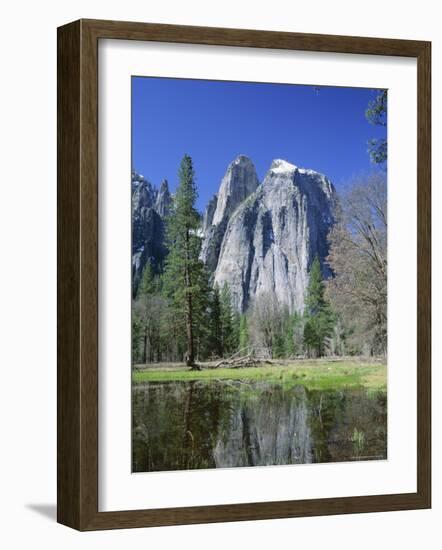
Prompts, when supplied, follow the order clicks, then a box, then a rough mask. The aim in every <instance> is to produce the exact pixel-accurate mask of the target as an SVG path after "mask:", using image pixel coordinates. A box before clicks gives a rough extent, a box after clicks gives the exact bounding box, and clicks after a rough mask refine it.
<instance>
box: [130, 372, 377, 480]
mask: <svg viewBox="0 0 442 550" xmlns="http://www.w3.org/2000/svg"><path fill="white" fill-rule="evenodd" d="M386 446H387V402H386V394H384V393H377V394H373V395H369V394H367V392H366V391H365V390H345V391H308V390H306V389H305V388H304V387H303V386H297V387H294V388H291V389H284V388H283V386H280V385H277V384H263V383H261V384H258V383H256V384H245V383H242V382H233V381H224V382H223V381H219V382H211V383H210V384H204V383H200V382H187V383H183V382H180V383H175V382H169V383H150V384H144V385H137V386H134V390H133V470H134V471H135V472H142V471H159V470H182V469H197V468H226V467H238V466H264V465H276V464H306V463H311V462H338V461H348V460H361V459H363V460H367V459H382V458H386Z"/></svg>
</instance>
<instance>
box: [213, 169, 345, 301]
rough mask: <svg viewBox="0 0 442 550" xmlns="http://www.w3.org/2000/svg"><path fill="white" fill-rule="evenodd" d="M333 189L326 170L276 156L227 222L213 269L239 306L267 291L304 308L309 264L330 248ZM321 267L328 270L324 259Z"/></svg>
mask: <svg viewBox="0 0 442 550" xmlns="http://www.w3.org/2000/svg"><path fill="white" fill-rule="evenodd" d="M223 183H224V180H223ZM220 194H221V189H220ZM334 194H335V192H334V188H333V186H332V184H331V183H330V181H329V180H328V179H327V178H326V177H325V176H323V175H322V174H319V173H318V172H315V171H313V170H304V169H300V168H297V167H296V166H294V165H293V164H290V163H288V162H286V161H283V160H275V161H273V163H272V165H271V167H270V169H269V171H268V172H267V174H266V176H265V178H264V181H263V183H262V185H260V186H259V187H257V188H256V191H255V192H252V193H251V194H249V195H248V196H247V198H246V199H245V200H243V201H242V203H241V204H240V206H238V207H237V208H236V209H235V210H234V211H233V212H232V213H231V216H230V217H229V219H228V220H227V221H226V222H225V223H226V227H225V229H224V231H223V234H222V240H221V244H220V246H219V254H218V257H217V261H216V267H215V268H214V270H213V271H214V282H215V283H217V284H218V285H220V286H222V285H223V284H224V283H225V282H227V284H228V285H229V288H230V292H231V295H232V301H233V303H234V305H235V307H236V309H237V310H238V311H245V310H246V309H247V308H248V307H249V306H250V305H251V304H252V303H253V300H255V299H257V298H259V296H260V295H262V294H267V293H271V294H273V295H274V296H275V297H276V299H277V300H278V302H279V303H280V304H284V305H287V306H288V308H289V310H290V311H302V310H303V309H304V298H305V292H306V288H307V285H308V272H309V269H310V265H311V263H312V261H313V260H314V258H315V256H316V255H317V256H318V257H319V259H320V261H321V263H322V265H323V261H324V258H325V257H326V256H327V254H328V246H327V234H328V232H329V229H330V227H331V224H332V222H333V219H332V205H333V200H334ZM219 204H220V198H219V197H218V205H219ZM217 210H218V207H217ZM215 219H219V218H217V217H215V215H214V217H213V220H215ZM212 227H213V226H212ZM215 227H216V226H215ZM219 237H220V236H218V238H219ZM205 238H206V239H210V238H211V233H210V231H207V233H206V235H205ZM206 248H210V243H208V244H206ZM213 256H216V255H213ZM214 259H215V258H214V257H213V258H210V257H209V260H211V261H212V262H214ZM207 263H208V266H209V268H210V267H212V266H211V265H210V263H209V262H207ZM323 272H324V274H325V275H328V272H327V268H326V266H324V265H323Z"/></svg>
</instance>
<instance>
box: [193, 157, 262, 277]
mask: <svg viewBox="0 0 442 550" xmlns="http://www.w3.org/2000/svg"><path fill="white" fill-rule="evenodd" d="M258 185H259V180H258V176H257V174H256V170H255V167H254V165H253V162H252V161H251V160H250V159H249V158H248V157H246V156H245V155H239V156H238V157H236V159H235V160H233V161H232V162H231V163H230V164H229V166H228V167H227V170H226V173H225V174H224V177H223V179H222V180H221V184H220V187H219V191H218V193H217V194H216V195H215V196H214V197H213V198H212V199H211V201H210V202H209V204H208V206H207V209H206V212H205V214H204V219H203V235H204V240H203V245H202V248H201V258H202V260H203V261H204V262H205V263H206V265H207V267H208V268H209V271H211V272H214V271H215V269H216V266H217V263H218V256H219V251H220V248H221V243H222V241H223V238H224V232H225V230H226V227H227V223H228V221H229V219H230V216H231V215H232V214H233V212H234V211H235V210H236V208H238V206H239V205H240V204H242V203H243V202H244V200H245V199H246V198H247V197H249V196H250V195H251V194H252V193H253V192H254V191H256V189H257V187H258Z"/></svg>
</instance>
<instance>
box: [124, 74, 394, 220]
mask: <svg viewBox="0 0 442 550" xmlns="http://www.w3.org/2000/svg"><path fill="white" fill-rule="evenodd" d="M376 93H377V92H376V90H371V89H365V88H337V87H321V88H316V87H314V86H298V85H293V84H263V83H244V82H219V81H206V80H187V79H186V80H183V79H172V78H149V77H133V78H132V167H133V169H134V170H137V171H138V172H140V173H141V174H143V175H144V176H145V177H146V178H147V179H148V180H150V181H151V182H152V183H153V184H154V185H156V186H158V185H159V184H160V183H161V181H162V180H163V179H164V178H166V179H167V180H168V181H169V185H170V188H171V191H174V190H175V188H176V185H177V172H178V166H179V163H180V160H181V158H182V157H183V155H184V154H185V153H187V154H189V155H190V156H191V157H192V158H193V162H194V167H195V171H196V177H197V184H198V191H199V198H198V204H197V206H198V208H199V209H200V210H204V208H205V206H206V204H207V202H208V200H209V199H210V198H211V197H212V195H213V194H214V193H216V192H217V190H218V187H219V184H220V181H221V178H222V176H223V175H224V172H225V171H226V169H227V166H228V164H229V163H230V162H231V161H232V160H233V159H234V158H235V157H236V156H237V155H239V154H245V155H247V156H248V157H250V158H251V160H252V161H253V163H254V164H255V167H256V170H257V173H258V177H259V179H260V180H261V181H262V179H263V177H264V175H265V172H266V171H267V169H268V168H269V166H270V164H271V162H272V160H273V159H275V158H282V159H285V160H287V161H289V162H292V163H293V164H296V165H297V166H299V167H303V168H312V169H314V170H317V171H318V172H322V173H324V174H325V175H327V176H328V177H329V178H330V179H331V181H332V182H333V183H334V184H335V186H336V187H337V189H338V190H339V188H340V187H342V185H344V184H345V183H347V182H348V180H349V179H350V178H351V177H352V176H354V175H356V174H359V173H361V172H367V171H369V170H372V169H373V165H372V164H371V163H370V159H369V156H368V153H367V141H368V140H369V139H370V138H373V137H374V138H379V137H386V128H383V127H377V126H373V125H371V124H369V123H368V122H367V120H366V118H365V109H366V107H367V104H368V102H369V100H370V99H373V98H374V97H375V96H376Z"/></svg>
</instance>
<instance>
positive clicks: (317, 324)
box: [304, 257, 334, 357]
mask: <svg viewBox="0 0 442 550" xmlns="http://www.w3.org/2000/svg"><path fill="white" fill-rule="evenodd" d="M305 307H306V310H305V325H304V343H305V345H306V347H307V349H308V351H309V354H310V355H315V356H317V357H321V356H322V355H324V352H325V345H326V341H327V338H328V337H330V335H331V334H332V331H333V323H334V316H333V312H332V310H331V307H330V305H329V303H328V302H327V300H326V299H325V286H324V281H323V278H322V273H321V265H320V263H319V259H318V257H316V258H315V259H314V261H313V263H312V266H311V269H310V280H309V284H308V288H307V296H306V299H305Z"/></svg>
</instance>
